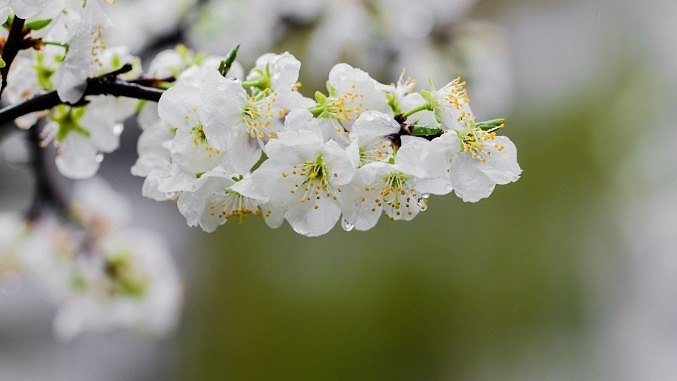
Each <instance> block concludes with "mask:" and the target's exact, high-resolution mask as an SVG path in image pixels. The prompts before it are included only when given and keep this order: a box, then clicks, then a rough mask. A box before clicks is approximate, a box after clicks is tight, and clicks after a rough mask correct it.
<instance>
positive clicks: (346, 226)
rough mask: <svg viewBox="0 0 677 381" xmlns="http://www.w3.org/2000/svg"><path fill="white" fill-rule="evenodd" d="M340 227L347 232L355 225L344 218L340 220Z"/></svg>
mask: <svg viewBox="0 0 677 381" xmlns="http://www.w3.org/2000/svg"><path fill="white" fill-rule="evenodd" d="M341 227H342V228H343V230H345V231H347V232H349V231H351V230H353V229H355V225H353V224H351V223H350V221H348V220H346V219H345V218H344V219H343V220H341Z"/></svg>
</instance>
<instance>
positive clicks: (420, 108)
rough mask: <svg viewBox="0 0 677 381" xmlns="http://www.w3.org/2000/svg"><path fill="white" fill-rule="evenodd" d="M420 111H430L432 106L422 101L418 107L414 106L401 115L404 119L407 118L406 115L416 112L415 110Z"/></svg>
mask: <svg viewBox="0 0 677 381" xmlns="http://www.w3.org/2000/svg"><path fill="white" fill-rule="evenodd" d="M421 111H432V107H430V104H428V103H424V104H422V105H420V106H418V107H414V108H412V109H411V110H409V111H407V112H405V113H404V115H402V117H403V118H404V119H407V118H408V117H410V116H412V115H414V114H416V113H417V112H421Z"/></svg>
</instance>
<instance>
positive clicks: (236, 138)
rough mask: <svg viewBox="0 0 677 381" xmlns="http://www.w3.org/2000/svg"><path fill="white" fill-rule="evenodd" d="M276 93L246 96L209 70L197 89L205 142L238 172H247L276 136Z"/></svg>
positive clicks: (278, 126) (279, 113) (281, 112)
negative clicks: (225, 155)
mask: <svg viewBox="0 0 677 381" xmlns="http://www.w3.org/2000/svg"><path fill="white" fill-rule="evenodd" d="M278 96H279V93H278V92H277V91H275V90H272V91H271V90H268V89H267V90H264V91H261V92H259V93H257V94H256V95H254V96H250V95H248V94H247V92H246V91H245V89H244V88H243V87H242V84H241V82H239V81H234V80H232V79H229V78H224V77H223V76H221V75H220V74H219V73H218V71H216V70H213V71H211V72H210V73H209V74H208V75H207V77H206V78H205V80H204V82H203V83H202V85H201V87H200V98H201V102H202V107H201V108H200V117H201V119H202V121H203V123H204V133H205V136H206V138H207V141H208V142H209V143H210V144H211V145H213V146H214V147H216V148H218V149H220V150H225V151H226V152H227V154H228V156H229V158H230V161H231V163H232V165H233V167H234V169H235V171H236V172H238V173H246V172H249V170H250V169H251V167H252V166H253V165H254V164H255V163H256V162H258V161H259V159H260V158H261V153H262V148H263V145H264V144H265V143H266V142H267V141H268V140H270V139H271V138H275V137H276V136H277V133H278V131H280V129H281V128H282V126H283V124H282V119H281V118H282V117H284V112H285V110H284V109H283V108H280V107H281V105H280V104H279V103H278Z"/></svg>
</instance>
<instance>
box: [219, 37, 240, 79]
mask: <svg viewBox="0 0 677 381" xmlns="http://www.w3.org/2000/svg"><path fill="white" fill-rule="evenodd" d="M239 50H240V44H237V45H235V47H234V48H233V49H231V50H230V52H229V53H228V55H227V56H226V59H225V60H223V61H221V65H219V73H221V75H222V76H224V77H225V76H226V75H228V72H229V71H230V67H231V66H233V63H234V62H235V58H237V52H238V51H239Z"/></svg>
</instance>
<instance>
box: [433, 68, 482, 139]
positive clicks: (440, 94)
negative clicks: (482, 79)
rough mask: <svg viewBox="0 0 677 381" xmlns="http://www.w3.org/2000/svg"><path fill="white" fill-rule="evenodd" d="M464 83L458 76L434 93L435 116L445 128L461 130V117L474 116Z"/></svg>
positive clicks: (462, 123) (462, 126)
mask: <svg viewBox="0 0 677 381" xmlns="http://www.w3.org/2000/svg"><path fill="white" fill-rule="evenodd" d="M465 85H466V84H465V82H464V81H463V80H462V79H461V78H460V77H459V78H456V79H455V80H453V81H451V82H449V83H448V84H446V85H445V86H444V87H443V88H441V89H440V90H438V91H437V92H436V93H435V104H434V106H433V108H434V112H435V116H436V118H437V120H438V121H439V122H441V123H442V128H443V129H445V130H462V129H463V128H464V121H463V119H468V118H474V116H473V113H472V110H471V109H470V97H468V91H467V90H466V87H465Z"/></svg>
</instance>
